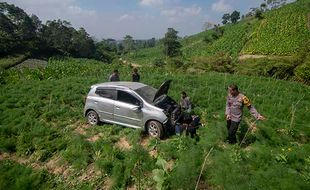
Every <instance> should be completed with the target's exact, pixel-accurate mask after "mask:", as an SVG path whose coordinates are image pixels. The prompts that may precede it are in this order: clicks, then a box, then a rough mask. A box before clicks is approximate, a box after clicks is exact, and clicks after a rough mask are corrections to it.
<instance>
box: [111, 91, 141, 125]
mask: <svg viewBox="0 0 310 190" xmlns="http://www.w3.org/2000/svg"><path fill="white" fill-rule="evenodd" d="M142 106H143V105H142V101H141V100H140V99H139V98H137V97H136V96H135V95H133V94H131V93H130V92H129V91H125V90H117V98H116V101H115V103H114V120H115V121H116V122H118V123H119V124H121V125H125V126H128V127H134V128H140V127H141V126H142V118H143V112H142Z"/></svg>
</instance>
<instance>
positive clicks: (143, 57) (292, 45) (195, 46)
mask: <svg viewBox="0 0 310 190" xmlns="http://www.w3.org/2000/svg"><path fill="white" fill-rule="evenodd" d="M309 14H310V1H309V0H300V1H297V2H294V3H290V4H287V5H285V6H283V7H281V8H279V9H276V10H271V11H267V12H266V13H264V14H263V17H264V18H263V19H262V20H258V19H256V18H246V19H245V20H242V21H240V22H238V23H237V24H234V25H233V24H227V25H225V26H222V27H221V28H222V29H223V31H224V33H223V36H222V37H220V38H219V39H216V40H213V41H211V42H205V40H204V39H205V37H206V36H209V35H210V34H211V33H212V32H213V29H212V30H208V31H205V32H201V33H199V34H196V35H193V36H189V37H186V38H184V39H182V41H181V42H182V45H183V48H182V51H183V54H184V57H185V58H186V59H191V58H193V57H197V56H204V57H208V56H214V55H216V54H217V53H219V52H223V53H228V54H229V55H231V56H233V57H238V56H239V55H242V54H258V55H261V54H262V55H279V56H282V55H291V56H292V55H296V53H298V50H299V48H300V47H301V46H302V45H303V44H304V43H305V42H306V41H307V40H309V39H310V29H309V25H310V24H309V23H310V18H309ZM157 48H158V50H154V48H153V50H152V51H150V50H140V51H138V52H137V53H135V54H134V55H130V56H129V57H128V59H129V60H132V61H137V62H142V63H146V62H148V61H149V60H150V59H151V58H153V59H154V58H156V57H162V51H160V50H159V49H161V46H158V47H157ZM148 52H150V53H148ZM154 52H157V54H155V53H154Z"/></svg>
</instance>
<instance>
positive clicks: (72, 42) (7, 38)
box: [0, 2, 156, 63]
mask: <svg viewBox="0 0 310 190" xmlns="http://www.w3.org/2000/svg"><path fill="white" fill-rule="evenodd" d="M155 43H156V41H155V38H152V39H150V40H133V38H132V37H131V36H129V35H126V36H125V38H124V40H123V41H116V40H114V39H103V40H101V41H99V42H96V41H95V40H94V39H93V38H92V37H90V35H89V34H88V33H87V32H86V30H85V29H84V28H79V29H78V30H76V29H75V28H73V27H72V26H71V24H70V22H68V21H64V20H53V21H47V22H46V23H45V24H42V21H41V20H40V19H39V18H38V17H37V16H36V15H30V16H29V15H28V14H27V13H26V12H25V11H24V10H23V9H21V8H19V7H16V6H15V5H11V4H8V3H6V2H0V56H6V55H10V54H15V53H30V54H31V55H32V56H37V55H40V56H52V55H65V56H73V57H85V58H95V59H98V60H101V61H105V62H108V63H111V62H112V60H113V59H114V58H116V56H117V55H120V54H124V53H128V52H130V51H132V50H136V49H141V48H147V47H154V46H155Z"/></svg>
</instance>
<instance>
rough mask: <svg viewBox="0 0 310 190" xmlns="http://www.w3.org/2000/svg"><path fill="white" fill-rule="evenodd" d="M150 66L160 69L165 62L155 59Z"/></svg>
mask: <svg viewBox="0 0 310 190" xmlns="http://www.w3.org/2000/svg"><path fill="white" fill-rule="evenodd" d="M152 65H153V66H155V67H162V66H164V65H165V61H164V60H163V59H162V58H156V59H154V60H153V62H152Z"/></svg>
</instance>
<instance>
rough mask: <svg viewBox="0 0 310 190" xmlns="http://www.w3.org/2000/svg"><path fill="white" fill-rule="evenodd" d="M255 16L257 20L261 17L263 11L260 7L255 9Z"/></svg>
mask: <svg viewBox="0 0 310 190" xmlns="http://www.w3.org/2000/svg"><path fill="white" fill-rule="evenodd" d="M255 18H258V19H259V20H261V19H263V18H264V17H263V12H262V10H261V9H256V11H255Z"/></svg>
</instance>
